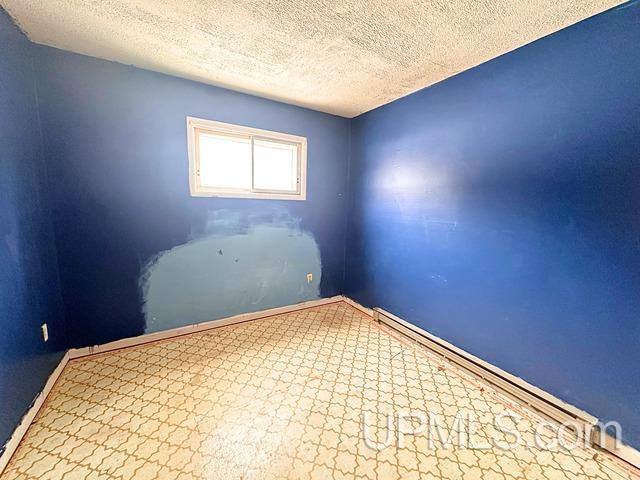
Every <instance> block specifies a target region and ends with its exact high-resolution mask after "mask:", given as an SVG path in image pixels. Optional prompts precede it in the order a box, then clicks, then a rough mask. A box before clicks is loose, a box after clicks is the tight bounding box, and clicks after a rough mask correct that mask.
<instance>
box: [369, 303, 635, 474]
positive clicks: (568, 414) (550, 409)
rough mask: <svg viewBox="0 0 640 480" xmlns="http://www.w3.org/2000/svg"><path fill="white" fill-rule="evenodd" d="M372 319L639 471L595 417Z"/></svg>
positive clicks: (390, 320) (435, 341) (419, 332)
mask: <svg viewBox="0 0 640 480" xmlns="http://www.w3.org/2000/svg"><path fill="white" fill-rule="evenodd" d="M373 317H374V319H375V320H376V321H378V322H380V323H383V324H385V325H387V326H388V327H390V328H392V329H393V330H396V331H398V332H399V333H401V334H403V335H405V336H406V337H409V338H410V339H412V340H414V341H416V342H418V343H419V344H421V345H423V346H425V347H426V348H428V349H429V350H431V351H433V352H435V353H436V354H438V355H440V356H442V357H443V358H444V359H445V360H446V361H448V362H450V363H453V364H455V365H458V366H459V367H462V368H463V369H465V370H467V371H469V372H471V373H472V374H474V375H475V376H476V377H479V378H480V379H482V380H484V381H485V382H487V383H489V384H491V385H493V386H495V387H497V388H498V389H499V390H500V391H502V392H504V393H505V394H507V395H508V396H509V397H511V398H513V399H515V400H516V401H518V402H520V403H524V404H526V405H528V406H530V407H531V408H533V409H534V410H536V411H537V412H539V413H540V414H542V415H543V416H544V417H546V418H548V419H550V420H552V421H556V422H558V423H561V424H566V425H572V426H574V430H576V433H577V434H579V435H580V436H581V438H587V439H589V441H590V442H591V443H592V444H593V445H595V446H597V447H601V448H603V449H605V450H607V451H609V452H610V453H612V454H614V455H615V456H617V457H619V458H621V459H622V460H624V461H626V462H627V463H629V464H631V465H633V466H634V467H636V468H640V452H638V451H637V450H635V449H633V448H631V447H629V446H627V445H623V444H621V443H619V442H615V440H614V439H613V438H612V437H609V436H608V435H604V436H601V435H600V430H599V428H598V418H597V417H594V416H593V415H590V414H589V413H587V412H585V411H583V410H580V409H579V408H576V407H574V406H573V405H570V404H568V403H566V402H563V401H562V400H560V399H559V398H557V397H554V396H553V395H551V394H549V393H547V392H545V391H544V390H541V389H539V388H538V387H536V386H534V385H531V384H530V383H527V382H525V381H524V380H522V379H521V378H518V377H516V376H514V375H511V374H510V373H508V372H505V371H504V370H502V369H500V368H498V367H496V366H495V365H491V364H490V363H488V362H485V361H484V360H482V359H480V358H478V357H476V356H474V355H472V354H470V353H468V352H466V351H464V350H462V349H460V348H458V347H456V346H455V345H452V344H451V343H449V342H447V341H445V340H442V339H441V338H439V337H436V336H435V335H432V334H430V333H429V332H427V331H425V330H423V329H421V328H419V327H417V326H415V325H413V324H411V323H409V322H407V321H406V320H403V319H402V318H400V317H397V316H396V315H394V314H392V313H390V312H387V311H386V310H384V309H382V308H374V309H373Z"/></svg>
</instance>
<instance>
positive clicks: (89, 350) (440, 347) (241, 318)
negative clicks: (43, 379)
mask: <svg viewBox="0 0 640 480" xmlns="http://www.w3.org/2000/svg"><path fill="white" fill-rule="evenodd" d="M340 302H342V303H346V304H347V305H350V306H351V307H353V308H355V309H357V310H358V311H360V312H362V313H364V314H365V315H367V316H369V317H371V318H372V319H374V320H376V321H378V322H380V323H383V324H385V325H386V326H388V327H390V328H392V329H393V330H395V331H397V332H399V333H401V334H403V335H404V336H406V337H409V338H410V339H412V340H414V341H416V342H418V343H420V344H421V345H423V346H424V347H426V348H428V349H429V350H431V351H433V352H435V353H437V354H439V355H440V356H442V357H444V358H445V359H446V360H447V361H449V362H452V363H455V364H456V365H458V366H460V367H462V368H464V369H465V370H467V371H470V372H471V373H473V374H474V375H475V376H476V377H478V378H480V379H481V380H483V381H485V382H487V383H489V384H491V385H493V386H495V387H497V388H499V389H500V390H501V391H504V392H506V393H507V394H509V395H510V396H511V397H513V398H514V399H515V400H517V401H519V402H521V403H524V404H527V405H529V406H531V407H532V408H534V409H535V410H537V411H539V412H541V413H543V414H544V415H545V416H547V417H549V418H552V419H554V420H557V421H560V422H563V421H566V420H572V421H576V422H579V424H580V425H582V426H583V428H584V429H585V432H586V434H588V435H590V438H591V439H592V440H593V441H594V445H596V446H598V447H600V448H602V449H604V450H605V451H607V452H609V453H610V454H611V455H613V456H615V457H617V458H619V459H621V460H623V461H624V462H626V463H627V464H629V465H630V466H631V467H635V468H640V452H638V450H635V449H634V448H632V447H630V446H628V445H624V444H619V443H618V444H617V445H616V444H615V442H614V441H613V439H612V438H610V437H605V439H604V441H602V442H601V441H595V439H596V437H597V435H596V433H597V431H596V430H597V429H595V428H594V426H596V424H597V422H598V419H597V418H596V417H594V416H593V415H590V414H589V413H587V412H584V411H582V410H580V409H578V408H576V407H574V406H572V405H570V404H568V403H565V402H563V401H562V400H560V399H558V398H556V397H554V396H553V395H551V394H549V393H547V392H545V391H544V390H541V389H539V388H537V387H535V386H533V385H531V384H529V383H527V382H525V381H524V380H522V379H521V378H518V377H515V376H513V375H511V374H509V373H507V372H505V371H504V370H502V369H500V368H498V367H496V366H494V365H492V364H490V363H488V362H485V361H484V360H482V359H480V358H478V357H475V356H474V355H471V354H470V353H468V352H466V351H464V350H462V349H460V348H458V347H456V346H455V345H452V344H450V343H448V342H446V341H445V340H442V339H441V338H439V337H437V336H435V335H433V334H431V333H429V332H427V331H426V330H423V329H421V328H419V327H417V326H415V325H413V324H411V323H409V322H407V321H406V320H403V319H401V318H400V317H397V316H396V315H393V314H392V313H390V312H387V311H385V310H383V309H381V308H373V309H370V308H367V307H364V306H362V305H360V304H359V303H357V302H355V301H354V300H352V299H350V298H348V297H345V296H343V295H337V296H334V297H330V298H323V299H319V300H311V301H307V302H302V303H298V304H294V305H287V306H284V307H277V308H271V309H268V310H261V311H258V312H252V313H243V314H240V315H235V316H233V317H227V318H222V319H219V320H211V321H208V322H203V323H196V324H192V325H187V326H184V327H178V328H174V329H171V330H165V331H162V332H155V333H149V334H145V335H140V336H138V337H132V338H125V339H122V340H116V341H114V342H109V343H105V344H102V345H95V346H91V347H84V348H77V349H76V348H74V349H70V350H68V351H67V352H65V354H64V356H63V357H62V359H61V360H60V363H59V364H58V366H57V367H56V368H55V370H54V371H53V372H52V373H51V375H50V376H49V378H48V380H47V383H46V384H45V386H44V388H43V390H42V392H40V394H38V396H37V397H36V398H35V400H34V402H33V404H32V405H31V407H30V408H29V410H28V411H27V413H26V414H25V416H24V417H23V418H22V420H21V421H20V424H19V425H18V427H17V428H16V429H15V430H14V432H13V434H12V436H11V438H10V439H9V441H8V442H7V443H6V445H5V450H4V452H3V453H2V455H1V456H0V475H1V474H2V473H3V471H4V469H5V468H6V466H7V465H8V463H9V461H10V460H11V457H12V456H13V454H14V453H15V451H16V450H17V448H18V446H19V445H20V442H21V441H22V438H23V437H24V435H25V434H26V433H27V430H28V429H29V426H30V425H31V423H32V422H33V420H34V419H35V417H36V415H37V414H38V412H39V411H40V408H42V405H43V404H44V402H45V400H46V398H47V396H48V395H49V393H50V392H51V390H52V388H53V386H54V385H55V383H56V381H57V380H58V378H59V377H60V375H61V373H62V371H63V370H64V367H65V366H66V365H67V363H68V362H69V361H70V360H72V359H76V358H83V357H88V356H91V355H97V354H100V353H105V352H110V351H113V350H119V349H122V348H128V347H133V346H137V345H143V344H146V343H150V342H155V341H158V340H165V339H169V338H174V337H179V336H182V335H188V334H191V333H197V332H203V331H206V330H211V329H214V328H219V327H224V326H227V325H234V324H238V323H243V322H248V321H252V320H259V319H262V318H268V317H272V316H274V315H282V314H285V313H290V312H295V311H297V310H304V309H307V308H314V307H319V306H322V305H330V304H334V303H340Z"/></svg>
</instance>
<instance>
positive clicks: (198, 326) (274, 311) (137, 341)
mask: <svg viewBox="0 0 640 480" xmlns="http://www.w3.org/2000/svg"><path fill="white" fill-rule="evenodd" d="M343 300H344V297H343V296H342V295H337V296H335V297H330V298H321V299H319V300H310V301H308V302H302V303H296V304H294V305H287V306H284V307H276V308H270V309H268V310H261V311H259V312H252V313H241V314H240V315H234V316H233V317H227V318H221V319H218V320H211V321H208V322H202V323H194V324H191V325H186V326H184V327H178V328H172V329H171V330H163V331H161V332H154V333H147V334H144V335H140V336H138V337H130V338H123V339H122V340H116V341H114V342H109V343H104V344H102V345H94V346H91V347H83V348H72V349H71V350H69V358H70V359H75V358H82V357H87V356H89V355H96V354H98V353H105V352H110V351H113V350H120V349H122V348H128V347H135V346H137V345H143V344H145V343H150V342H157V341H158V340H166V339H169V338H174V337H180V336H182V335H189V334H191V333H198V332H203V331H206V330H211V329H214V328H220V327H224V326H227V325H234V324H237V323H243V322H249V321H251V320H258V319H261V318H266V317H272V316H274V315H282V314H284V313H290V312H295V311H296V310H304V309H307V308H313V307H319V306H321V305H328V304H331V303H338V302H341V301H343Z"/></svg>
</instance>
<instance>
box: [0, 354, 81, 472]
mask: <svg viewBox="0 0 640 480" xmlns="http://www.w3.org/2000/svg"><path fill="white" fill-rule="evenodd" d="M69 360H70V357H69V352H65V353H64V355H63V356H62V359H61V360H60V363H58V366H57V367H56V368H55V369H54V370H53V372H51V375H49V378H48V379H47V383H45V385H44V388H43V389H42V391H41V392H40V393H39V394H38V396H37V397H36V398H35V400H34V401H33V403H32V404H31V407H29V410H27V413H26V414H25V415H24V417H22V420H20V423H19V424H18V426H17V427H16V429H15V430H14V431H13V434H12V435H11V437H10V438H9V440H8V441H7V443H6V444H5V446H4V451H3V452H2V455H1V456H0V475H2V473H3V472H4V469H5V468H6V467H7V465H8V464H9V461H10V460H11V457H12V456H13V454H14V453H15V452H16V450H17V449H18V446H19V445H20V442H21V441H22V438H23V437H24V435H25V434H26V433H27V430H28V429H29V427H30V426H31V423H32V422H33V420H34V419H35V418H36V415H37V414H38V412H39V411H40V409H41V408H42V405H44V402H45V400H46V399H47V396H48V395H49V393H51V389H52V388H53V386H54V385H55V383H56V381H58V378H59V377H60V374H61V373H62V371H63V370H64V367H65V366H66V365H67V363H68V362H69Z"/></svg>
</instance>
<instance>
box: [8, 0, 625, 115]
mask: <svg viewBox="0 0 640 480" xmlns="http://www.w3.org/2000/svg"><path fill="white" fill-rule="evenodd" d="M621 3H623V2H621V1H620V0H571V1H558V0H475V1H468V0H371V1H366V0H321V1H320V0H307V1H301V0H281V1H269V0H266V1H265V0H217V1H213V0H46V1H43V0H0V5H2V6H3V7H4V8H5V9H6V10H7V11H8V12H9V14H10V15H11V16H12V17H13V18H14V19H15V20H16V22H17V23H18V25H19V26H20V27H21V28H22V29H23V30H24V31H25V33H26V34H27V35H28V36H29V38H30V39H31V40H32V41H34V42H36V43H40V44H44V45H50V46H53V47H57V48H61V49H64V50H70V51H72V52H77V53H82V54H85V55H90V56H93V57H98V58H104V59H108V60H114V61H117V62H121V63H124V64H132V65H135V66H138V67H141V68H146V69H149V70H154V71H158V72H163V73H168V74H171V75H176V76H180V77H184V78H189V79H193V80H197V81H200V82H205V83H209V84H213V85H218V86H222V87H227V88H231V89H234V90H239V91H242V92H248V93H253V94H256V95H259V96H263V97H267V98H272V99H275V100H280V101H284V102H287V103H292V104H295V105H301V106H304V107H308V108H312V109H315V110H321V111H324V112H329V113H334V114H337V115H342V116H345V117H353V116H356V115H358V114H361V113H364V112H366V111H368V110H371V109H373V108H375V107H377V106H380V105H383V104H385V103H388V102H390V101H393V100H395V99H397V98H399V97H401V96H404V95H407V94H409V93H411V92H413V91H416V90H418V89H420V88H423V87H426V86H428V85H431V84H433V83H436V82H439V81H440V80H443V79H445V78H447V77H450V76H452V75H455V74H456V73H458V72H461V71H463V70H466V69H468V68H471V67H473V66H475V65H478V64H480V63H482V62H485V61H487V60H489V59H491V58H494V57H496V56H498V55H501V54H503V53H506V52H508V51H510V50H513V49H515V48H517V47H520V46H522V45H525V44H527V43H529V42H531V41H533V40H536V39H538V38H540V37H543V36H545V35H548V34H550V33H553V32H555V31H557V30H560V29H562V28H564V27H567V26H569V25H571V24H573V23H576V22H578V21H580V20H583V19H585V18H587V17H590V16H592V15H594V14H597V13H599V12H602V11H604V10H606V9H608V8H610V7H613V6H615V5H619V4H621Z"/></svg>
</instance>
